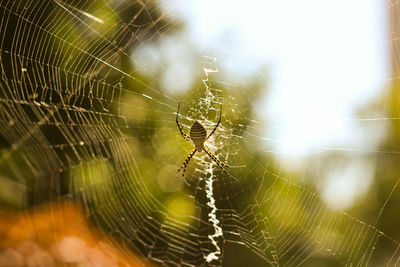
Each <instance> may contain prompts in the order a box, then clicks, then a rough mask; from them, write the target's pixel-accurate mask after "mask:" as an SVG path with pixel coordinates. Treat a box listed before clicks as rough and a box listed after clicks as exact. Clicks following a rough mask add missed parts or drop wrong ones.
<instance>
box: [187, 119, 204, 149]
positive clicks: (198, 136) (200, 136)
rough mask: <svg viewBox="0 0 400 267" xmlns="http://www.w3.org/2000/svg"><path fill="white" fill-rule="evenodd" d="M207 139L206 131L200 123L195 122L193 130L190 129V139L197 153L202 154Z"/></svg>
mask: <svg viewBox="0 0 400 267" xmlns="http://www.w3.org/2000/svg"><path fill="white" fill-rule="evenodd" d="M206 137H207V131H206V129H205V128H204V127H203V125H201V124H200V123H199V122H198V121H194V123H193V125H192V128H190V139H192V141H193V143H194V145H195V147H196V150H197V151H199V152H201V151H202V150H203V144H204V141H205V140H206Z"/></svg>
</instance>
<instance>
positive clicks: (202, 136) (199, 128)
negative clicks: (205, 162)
mask: <svg viewBox="0 0 400 267" xmlns="http://www.w3.org/2000/svg"><path fill="white" fill-rule="evenodd" d="M180 105H181V103H180V102H179V104H178V111H177V112H176V124H177V125H178V129H179V132H180V133H181V135H182V137H183V138H184V139H185V140H186V141H189V142H190V141H191V142H193V144H194V149H193V151H192V152H191V153H190V154H189V156H188V157H187V158H186V159H185V161H184V162H183V164H182V165H181V167H180V168H179V170H178V172H179V171H180V170H181V169H183V171H182V177H184V176H185V171H186V167H187V165H188V164H189V161H190V160H191V159H192V157H193V156H194V154H195V153H196V152H201V151H203V150H204V152H206V153H207V155H208V156H209V157H210V158H211V159H212V160H213V161H214V162H215V163H217V165H218V166H219V167H220V168H221V169H222V170H223V171H224V172H225V173H227V172H226V171H225V169H224V167H229V165H227V164H225V163H222V162H221V161H220V160H219V159H218V158H217V157H216V156H214V154H213V153H211V152H210V151H209V150H208V149H207V147H206V146H205V145H204V143H205V141H207V139H208V138H210V136H211V135H213V134H214V133H215V131H216V130H217V128H218V126H219V124H220V123H221V113H222V105H221V109H220V112H219V120H218V122H217V125H216V126H215V128H214V130H212V131H211V133H210V134H209V135H207V131H206V129H205V128H204V126H203V125H201V123H200V122H198V121H194V123H193V125H192V127H191V128H190V135H187V134H185V133H184V132H183V130H182V128H181V126H180V125H179V121H178V115H179V107H180Z"/></svg>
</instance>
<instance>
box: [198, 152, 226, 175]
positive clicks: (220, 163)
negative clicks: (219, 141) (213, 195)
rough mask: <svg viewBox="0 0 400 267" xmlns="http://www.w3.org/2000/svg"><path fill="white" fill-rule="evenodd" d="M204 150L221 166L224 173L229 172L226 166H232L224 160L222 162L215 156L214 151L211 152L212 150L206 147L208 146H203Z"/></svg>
mask: <svg viewBox="0 0 400 267" xmlns="http://www.w3.org/2000/svg"><path fill="white" fill-rule="evenodd" d="M203 149H204V151H205V152H206V153H207V155H209V156H210V158H211V159H212V160H213V161H214V162H215V163H217V165H218V167H220V168H221V169H222V170H223V171H224V173H226V174H228V172H227V171H226V170H225V168H224V167H227V168H230V166H229V165H228V164H225V163H223V162H221V161H220V160H219V159H218V158H217V157H216V156H214V154H213V153H211V152H210V151H208V149H207V148H206V146H203Z"/></svg>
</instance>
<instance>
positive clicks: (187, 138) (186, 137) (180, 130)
mask: <svg viewBox="0 0 400 267" xmlns="http://www.w3.org/2000/svg"><path fill="white" fill-rule="evenodd" d="M180 106H181V102H179V104H178V111H177V112H176V125H178V129H179V132H180V133H181V135H182V137H183V138H184V139H185V140H186V141H189V142H190V137H189V136H188V135H187V134H185V133H184V132H183V130H182V128H181V126H180V125H179V121H178V115H179V108H180Z"/></svg>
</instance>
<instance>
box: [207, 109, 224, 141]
mask: <svg viewBox="0 0 400 267" xmlns="http://www.w3.org/2000/svg"><path fill="white" fill-rule="evenodd" d="M221 115H222V104H221V108H220V111H219V120H218V122H217V125H215V128H214V130H212V131H211V133H210V134H209V135H208V136H207V137H206V140H207V139H208V138H210V136H211V135H213V134H214V133H215V131H216V130H217V128H218V126H219V124H220V123H221ZM206 140H204V141H206Z"/></svg>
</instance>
